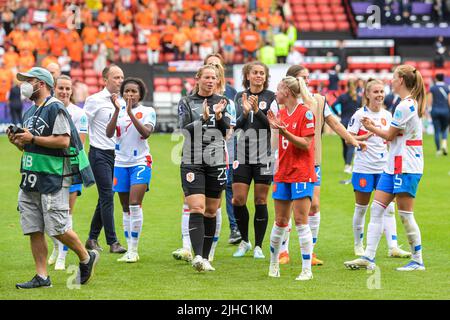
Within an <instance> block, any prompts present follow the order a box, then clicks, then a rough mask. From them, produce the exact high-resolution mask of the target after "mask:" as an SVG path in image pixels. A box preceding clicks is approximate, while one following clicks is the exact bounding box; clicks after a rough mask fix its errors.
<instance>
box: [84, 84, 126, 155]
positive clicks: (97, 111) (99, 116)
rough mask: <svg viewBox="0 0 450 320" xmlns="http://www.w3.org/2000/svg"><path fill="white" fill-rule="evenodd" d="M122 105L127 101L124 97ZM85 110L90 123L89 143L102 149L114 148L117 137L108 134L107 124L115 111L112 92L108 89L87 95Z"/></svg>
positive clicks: (121, 101)
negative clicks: (109, 136)
mask: <svg viewBox="0 0 450 320" xmlns="http://www.w3.org/2000/svg"><path fill="white" fill-rule="evenodd" d="M119 103H120V105H121V106H125V105H126V103H125V101H124V100H123V98H121V97H120V98H119ZM84 111H85V112H86V116H87V118H88V123H89V143H90V145H91V146H93V147H95V148H98V149H101V150H114V149H115V145H116V142H115V138H114V137H113V138H108V137H107V136H106V126H107V125H108V123H109V121H110V120H111V117H112V115H113V113H114V106H113V104H112V102H111V93H110V92H109V91H108V89H106V88H105V89H103V90H102V91H100V92H97V93H95V94H93V95H92V96H89V97H87V99H86V102H85V104H84Z"/></svg>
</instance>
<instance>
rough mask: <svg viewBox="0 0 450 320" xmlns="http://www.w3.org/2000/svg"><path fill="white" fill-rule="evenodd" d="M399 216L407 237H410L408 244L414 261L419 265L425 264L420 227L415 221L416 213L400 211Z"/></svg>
mask: <svg viewBox="0 0 450 320" xmlns="http://www.w3.org/2000/svg"><path fill="white" fill-rule="evenodd" d="M398 214H399V215H400V218H401V219H402V223H403V226H404V227H405V231H406V236H407V237H408V242H409V244H410V246H411V252H412V260H413V261H416V262H418V263H423V259H422V239H421V235H420V229H419V226H418V225H417V222H416V219H414V213H413V212H410V211H402V210H398Z"/></svg>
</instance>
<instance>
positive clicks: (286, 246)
mask: <svg viewBox="0 0 450 320" xmlns="http://www.w3.org/2000/svg"><path fill="white" fill-rule="evenodd" d="M291 229H292V219H289V224H288V228H287V229H286V232H285V233H284V238H283V242H281V248H280V253H281V252H285V251H286V252H287V253H289V236H290V235H291Z"/></svg>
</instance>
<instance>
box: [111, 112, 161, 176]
mask: <svg viewBox="0 0 450 320" xmlns="http://www.w3.org/2000/svg"><path fill="white" fill-rule="evenodd" d="M132 110H133V114H134V116H135V117H136V118H137V119H138V120H139V121H140V122H141V123H142V124H143V125H148V124H150V125H152V126H153V128H154V127H155V125H156V113H155V109H153V108H152V107H146V106H143V105H138V106H137V107H135V108H133V109H132ZM150 161H151V157H150V148H149V146H148V143H147V139H145V138H143V137H142V136H141V134H140V133H139V132H138V131H137V129H136V127H135V126H134V124H133V122H132V121H131V119H130V116H129V115H128V114H127V111H126V108H125V107H122V109H121V110H120V112H119V118H118V119H117V126H116V158H115V163H114V165H115V166H116V167H134V166H140V165H149V163H150Z"/></svg>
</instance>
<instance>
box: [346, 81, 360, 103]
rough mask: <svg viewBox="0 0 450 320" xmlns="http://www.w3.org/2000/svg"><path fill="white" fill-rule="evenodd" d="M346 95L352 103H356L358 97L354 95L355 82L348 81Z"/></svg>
mask: <svg viewBox="0 0 450 320" xmlns="http://www.w3.org/2000/svg"><path fill="white" fill-rule="evenodd" d="M348 94H349V95H350V97H351V98H352V100H353V101H355V102H356V101H358V95H357V93H356V80H353V79H352V80H349V81H348Z"/></svg>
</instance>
